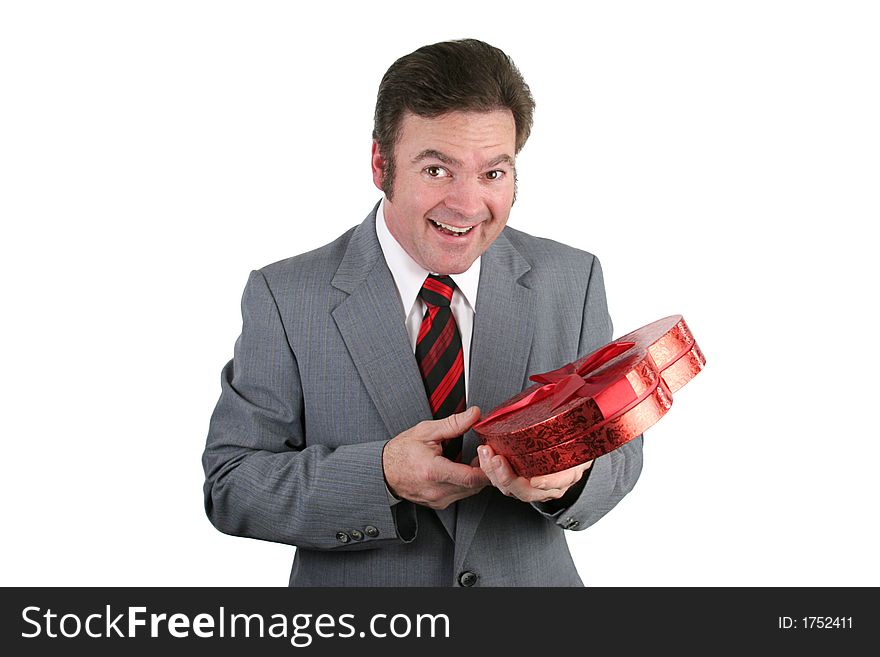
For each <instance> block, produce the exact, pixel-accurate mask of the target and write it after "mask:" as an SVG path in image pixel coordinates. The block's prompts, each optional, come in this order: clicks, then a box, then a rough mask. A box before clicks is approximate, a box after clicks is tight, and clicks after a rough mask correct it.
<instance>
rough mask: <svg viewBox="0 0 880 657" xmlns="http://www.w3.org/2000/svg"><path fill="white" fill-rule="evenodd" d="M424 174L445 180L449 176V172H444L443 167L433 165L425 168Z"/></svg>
mask: <svg viewBox="0 0 880 657" xmlns="http://www.w3.org/2000/svg"><path fill="white" fill-rule="evenodd" d="M425 173H427V174H428V176H430V177H431V178H445V177H446V176H448V175H449V172H448V171H446V169H444V168H443V167H438V166H437V165H435V164H432V165H431V166H428V167H425Z"/></svg>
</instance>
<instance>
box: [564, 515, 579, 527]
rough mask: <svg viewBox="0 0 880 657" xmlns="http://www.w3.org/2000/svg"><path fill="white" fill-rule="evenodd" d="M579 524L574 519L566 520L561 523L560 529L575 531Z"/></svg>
mask: <svg viewBox="0 0 880 657" xmlns="http://www.w3.org/2000/svg"><path fill="white" fill-rule="evenodd" d="M580 525H581V523H580V522H578V521H577V520H575V519H574V518H566V519H565V520H564V521H563V525H562V528H563V529H577V528H578V527H580Z"/></svg>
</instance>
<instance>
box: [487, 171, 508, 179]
mask: <svg viewBox="0 0 880 657" xmlns="http://www.w3.org/2000/svg"><path fill="white" fill-rule="evenodd" d="M503 177H504V172H503V171H502V170H501V169H493V170H492V171H487V172H486V179H487V180H501V179H502V178H503Z"/></svg>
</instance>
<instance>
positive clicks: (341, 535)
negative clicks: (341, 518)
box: [336, 532, 351, 543]
mask: <svg viewBox="0 0 880 657" xmlns="http://www.w3.org/2000/svg"><path fill="white" fill-rule="evenodd" d="M336 540H337V541H339V542H340V543H348V542H349V541H350V540H351V539H350V538H349V536H348V534H346V533H345V532H336Z"/></svg>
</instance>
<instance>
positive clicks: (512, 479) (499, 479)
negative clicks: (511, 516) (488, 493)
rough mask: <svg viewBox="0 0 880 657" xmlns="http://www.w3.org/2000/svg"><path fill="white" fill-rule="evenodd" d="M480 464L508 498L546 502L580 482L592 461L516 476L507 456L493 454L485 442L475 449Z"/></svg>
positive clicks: (557, 497)
mask: <svg viewBox="0 0 880 657" xmlns="http://www.w3.org/2000/svg"><path fill="white" fill-rule="evenodd" d="M477 456H478V457H479V459H480V467H481V468H482V469H483V472H485V473H486V476H487V477H489V481H490V482H492V485H493V486H495V488H497V489H498V490H500V491H501V492H502V493H504V494H505V495H507V496H508V497H515V498H517V499H518V500H522V501H523V502H549V501H550V500H558V499H559V498H560V497H562V496H563V495H565V492H566V491H567V490H568V489H569V488H571V487H572V486H573V485H574V484H576V483H577V482H579V481H580V479H581V477H583V476H584V472H586V471H587V470H589V469H590V467H592V465H593V462H592V461H587V462H586V463H581V464H580V465H576V466H574V467H573V468H569V469H568V470H562V471H561V472H554V473H552V474H547V475H540V476H538V477H532V478H531V479H526V478H525V477H520V476H519V475H517V474H516V473H515V472H514V471H513V468H511V467H510V463H508V462H507V459H506V458H504V457H503V456H501V455H500V454H496V453H495V451H494V450H493V449H492V448H491V447H489V446H488V445H481V446H480V447H478V448H477Z"/></svg>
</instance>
